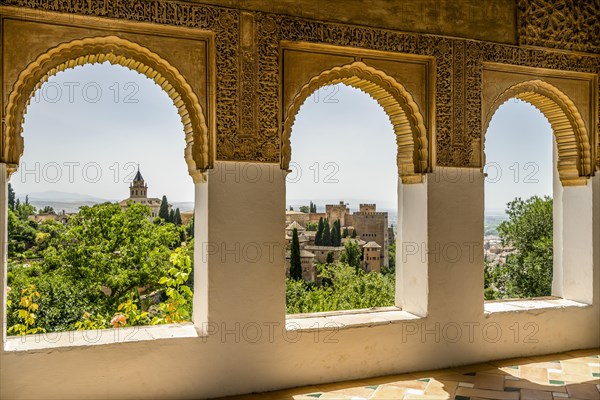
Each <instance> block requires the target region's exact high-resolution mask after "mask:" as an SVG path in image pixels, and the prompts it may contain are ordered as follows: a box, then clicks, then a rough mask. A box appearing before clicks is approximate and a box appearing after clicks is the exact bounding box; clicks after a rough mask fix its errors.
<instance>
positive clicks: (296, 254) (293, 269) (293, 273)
mask: <svg viewBox="0 0 600 400" xmlns="http://www.w3.org/2000/svg"><path fill="white" fill-rule="evenodd" d="M290 278H291V279H296V280H300V279H302V261H301V260H300V240H298V230H297V229H296V228H294V231H293V232H292V248H291V254H290Z"/></svg>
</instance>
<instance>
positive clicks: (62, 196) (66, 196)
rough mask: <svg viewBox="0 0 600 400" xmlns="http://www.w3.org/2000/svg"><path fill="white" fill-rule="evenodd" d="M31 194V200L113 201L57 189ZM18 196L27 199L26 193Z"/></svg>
mask: <svg viewBox="0 0 600 400" xmlns="http://www.w3.org/2000/svg"><path fill="white" fill-rule="evenodd" d="M27 195H29V201H31V202H33V201H36V202H39V201H58V202H69V203H70V202H77V201H81V202H94V203H104V202H107V201H113V200H110V199H103V198H100V197H95V196H90V195H88V194H81V193H71V192H60V191H57V190H48V191H46V192H34V193H27ZM17 197H18V198H19V199H21V201H23V200H25V195H24V194H23V195H22V194H17Z"/></svg>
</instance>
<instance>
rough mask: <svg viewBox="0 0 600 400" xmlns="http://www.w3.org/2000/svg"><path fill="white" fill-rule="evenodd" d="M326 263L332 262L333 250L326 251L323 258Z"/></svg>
mask: <svg viewBox="0 0 600 400" xmlns="http://www.w3.org/2000/svg"><path fill="white" fill-rule="evenodd" d="M325 262H326V263H327V264H333V252H331V251H330V252H329V253H327V259H326V260H325Z"/></svg>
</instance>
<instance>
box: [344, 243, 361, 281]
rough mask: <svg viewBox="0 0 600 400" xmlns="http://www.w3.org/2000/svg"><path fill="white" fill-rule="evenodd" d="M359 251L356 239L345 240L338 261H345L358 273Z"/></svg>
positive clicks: (359, 266)
mask: <svg viewBox="0 0 600 400" xmlns="http://www.w3.org/2000/svg"><path fill="white" fill-rule="evenodd" d="M360 256H361V251H360V247H359V246H358V242H357V241H356V240H347V241H346V244H345V245H344V250H343V251H342V254H341V255H340V262H342V263H346V264H348V265H349V266H351V267H353V268H354V270H355V272H356V273H357V274H358V271H359V270H360V269H361V260H360Z"/></svg>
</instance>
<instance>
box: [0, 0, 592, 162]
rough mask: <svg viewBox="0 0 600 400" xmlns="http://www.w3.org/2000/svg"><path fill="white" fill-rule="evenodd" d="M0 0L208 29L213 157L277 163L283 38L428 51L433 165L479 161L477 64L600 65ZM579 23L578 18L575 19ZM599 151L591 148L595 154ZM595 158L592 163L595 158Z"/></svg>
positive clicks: (190, 13)
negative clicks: (212, 45)
mask: <svg viewBox="0 0 600 400" xmlns="http://www.w3.org/2000/svg"><path fill="white" fill-rule="evenodd" d="M3 3H5V4H9V5H18V6H24V7H29V8H34V9H39V10H44V11H60V12H65V13H76V14H81V15H90V16H97V17H108V18H118V19H122V20H129V21H145V22H152V23H157V24H164V25H177V26H186V27H192V28H200V29H208V30H211V31H214V32H215V40H216V55H217V56H216V69H217V93H216V119H217V137H216V142H217V148H216V158H217V159H218V160H246V161H259V162H272V163H279V162H280V161H281V149H280V137H279V136H280V132H281V128H282V121H281V118H280V116H279V113H278V106H279V104H280V93H279V79H280V68H279V67H280V66H279V44H280V42H281V41H282V40H288V41H304V42H312V43H323V44H331V45H338V46H350V47H358V48H364V49H374V50H383V51H391V52H401V53H408V54H417V55H426V56H433V57H435V65H436V87H435V103H436V111H435V113H436V114H435V121H436V164H437V165H441V166H456V167H467V166H472V167H477V166H481V162H482V160H481V157H480V154H481V139H482V120H481V86H482V65H483V63H484V62H496V63H503V64H511V65H518V66H530V67H536V68H548V69H557V70H565V71H579V72H590V73H597V71H599V70H600V57H598V56H597V55H594V54H574V53H568V52H562V51H555V50H551V49H542V48H532V47H516V46H511V45H505V44H499V43H490V42H480V41H474V40H466V39H455V38H448V37H441V36H434V35H426V34H416V33H403V32H397V31H390V30H384V29H376V28H370V27H364V26H353V25H349V24H340V23H328V22H322V21H315V20H308V19H303V18H297V17H289V16H283V15H277V14H269V13H263V12H248V11H243V12H242V11H239V10H235V9H228V8H220V7H215V6H207V5H202V4H190V3H183V2H174V1H166V0H151V1H147V0H127V1H125V0H114V1H106V2H98V1H89V0H52V1H47V0H44V1H42V0H6V1H4V2H3ZM573 21H574V22H573V23H575V24H577V23H580V22H581V21H580V19H573ZM587 21H588V19H583V23H585V24H587V23H588V22H587ZM542 28H543V26H542ZM584 28H585V27H579V29H584ZM540 29H541V28H540ZM565 29H568V28H565ZM549 32H550V31H549ZM538 36H539V35H538ZM526 37H529V38H531V37H533V36H532V35H531V34H529V36H525V35H523V36H522V40H521V43H527V44H530V41H527V40H529V39H527V40H526ZM532 40H533V39H532ZM578 40H579V41H581V40H582V39H581V38H580V39H578ZM536 44H539V43H538V42H536ZM584 50H585V49H584ZM597 125H598V123H597V122H596V128H595V132H594V135H597V134H598V127H597ZM597 142H598V141H597V140H596V143H597ZM599 153H600V151H598V149H596V151H595V154H594V156H595V157H596V159H597V154H599ZM597 163H599V165H600V160H598V159H597Z"/></svg>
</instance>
